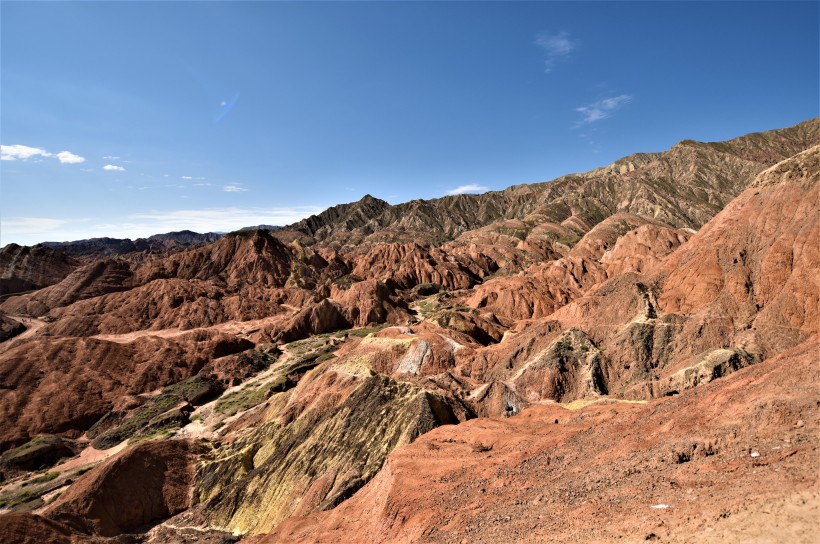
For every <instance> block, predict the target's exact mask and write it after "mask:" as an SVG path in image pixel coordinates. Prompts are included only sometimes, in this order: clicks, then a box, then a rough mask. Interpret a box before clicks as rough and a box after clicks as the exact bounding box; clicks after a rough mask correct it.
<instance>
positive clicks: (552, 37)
mask: <svg viewBox="0 0 820 544" xmlns="http://www.w3.org/2000/svg"><path fill="white" fill-rule="evenodd" d="M535 45H537V46H538V47H540V48H541V49H543V51H544V71H545V72H547V73H549V72H551V71H552V69H553V67H554V66H555V64H556V62H558V61H559V60H561V59H565V58H566V57H567V56H569V54H570V53H572V51H573V49H575V46H576V42H574V41H572V40H571V39H570V38H569V32H559V33H558V34H540V35H539V36H538V37H537V38H536V39H535Z"/></svg>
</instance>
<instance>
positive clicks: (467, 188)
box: [447, 183, 489, 196]
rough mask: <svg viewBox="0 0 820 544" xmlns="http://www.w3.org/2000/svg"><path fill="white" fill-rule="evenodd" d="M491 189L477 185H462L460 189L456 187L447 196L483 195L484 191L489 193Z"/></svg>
mask: <svg viewBox="0 0 820 544" xmlns="http://www.w3.org/2000/svg"><path fill="white" fill-rule="evenodd" d="M488 190H489V187H484V186H483V185H477V184H475V183H470V184H468V185H461V186H460V187H456V188H455V189H450V190H449V191H447V194H448V195H450V196H453V195H463V194H467V193H481V192H484V191H488Z"/></svg>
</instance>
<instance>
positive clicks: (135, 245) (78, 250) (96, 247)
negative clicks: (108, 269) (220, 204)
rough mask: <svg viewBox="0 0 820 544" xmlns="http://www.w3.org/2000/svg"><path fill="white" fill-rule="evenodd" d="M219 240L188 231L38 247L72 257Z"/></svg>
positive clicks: (216, 235)
mask: <svg viewBox="0 0 820 544" xmlns="http://www.w3.org/2000/svg"><path fill="white" fill-rule="evenodd" d="M221 237H222V234H220V233H216V232H206V233H204V234H200V233H198V232H193V231H190V230H181V231H178V232H166V233H165V234H155V235H153V236H149V237H148V238H137V239H136V240H131V239H129V238H89V239H87V240H75V241H73V242H43V243H42V244H39V245H41V246H44V247H47V248H51V249H56V250H58V251H62V252H63V253H66V254H68V255H72V256H74V257H86V256H90V255H93V256H100V257H101V256H112V255H123V254H126V253H133V252H135V251H164V250H168V249H179V248H188V247H193V246H197V245H200V244H207V243H210V242H215V241H217V240H219V239H220V238H221Z"/></svg>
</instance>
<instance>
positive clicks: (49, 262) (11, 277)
mask: <svg viewBox="0 0 820 544" xmlns="http://www.w3.org/2000/svg"><path fill="white" fill-rule="evenodd" d="M78 266H80V263H79V262H78V261H77V260H75V259H73V258H72V257H69V256H68V255H66V254H64V253H61V252H59V251H55V250H52V249H49V248H46V247H43V246H34V247H26V246H19V245H17V244H9V245H7V246H5V247H3V249H0V296H3V298H6V296H7V295H9V294H12V293H22V292H24V291H32V290H35V289H42V288H43V287H47V286H49V285H52V284H55V283H57V282H59V281H60V280H62V279H63V278H65V277H66V276H67V275H68V274H70V273H71V271H72V270H74V269H75V268H77V267H78Z"/></svg>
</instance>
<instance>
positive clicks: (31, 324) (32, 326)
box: [0, 314, 47, 352]
mask: <svg viewBox="0 0 820 544" xmlns="http://www.w3.org/2000/svg"><path fill="white" fill-rule="evenodd" d="M6 317H8V318H9V319H13V320H15V321H17V322H18V323H22V324H23V326H24V327H26V330H25V331H23V332H22V333H20V334H18V335H17V336H15V337H14V338H11V339H10V340H9V341H7V342H4V343H3V344H0V352H2V351H5V350H7V349H9V348H10V347H11V346H13V345H16V344H17V342H19V341H20V340H24V339H26V338H31V337H32V336H34V335H35V334H37V333H38V332H39V331H40V329H42V328H43V327H45V326H46V325H47V323H46V322H45V321H43V320H42V319H37V318H36V317H28V316H23V315H9V314H6Z"/></svg>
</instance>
